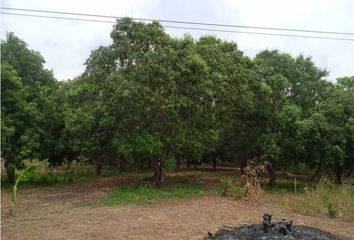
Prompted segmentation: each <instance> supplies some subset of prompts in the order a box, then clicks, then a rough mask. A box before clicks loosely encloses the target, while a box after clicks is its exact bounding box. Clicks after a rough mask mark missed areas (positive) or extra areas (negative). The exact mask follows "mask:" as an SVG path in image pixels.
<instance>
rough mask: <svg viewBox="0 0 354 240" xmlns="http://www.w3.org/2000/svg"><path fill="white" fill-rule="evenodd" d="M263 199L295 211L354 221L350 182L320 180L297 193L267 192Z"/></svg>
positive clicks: (353, 202)
mask: <svg viewBox="0 0 354 240" xmlns="http://www.w3.org/2000/svg"><path fill="white" fill-rule="evenodd" d="M264 201H267V202H270V203H275V202H276V203H277V204H279V205H280V206H282V207H284V208H287V209H289V210H291V211H293V212H295V213H300V214H304V215H310V216H321V217H329V218H336V217H337V218H340V219H343V220H350V221H354V188H353V186H351V185H350V184H344V185H334V184H332V183H330V182H328V181H324V182H323V181H322V182H320V183H319V184H317V185H316V186H315V187H313V188H307V189H303V190H302V193H301V194H298V195H294V194H289V193H286V192H284V193H282V192H276V193H274V192H273V194H267V195H266V196H265V199H264Z"/></svg>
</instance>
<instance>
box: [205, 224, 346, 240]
mask: <svg viewBox="0 0 354 240" xmlns="http://www.w3.org/2000/svg"><path fill="white" fill-rule="evenodd" d="M211 239H217V240H271V239H279V240H345V239H349V238H344V237H340V236H335V235H332V234H330V233H327V232H325V231H323V230H321V229H318V228H313V227H306V226H296V225H293V226H292V230H291V231H290V232H288V233H287V235H283V234H281V233H279V232H278V231H269V232H267V233H265V232H264V231H263V230H262V229H261V227H260V225H258V224H253V225H241V226H238V227H235V228H224V229H220V230H219V231H217V232H216V233H215V234H214V235H213V234H211V233H209V234H208V236H207V237H206V238H205V240H211Z"/></svg>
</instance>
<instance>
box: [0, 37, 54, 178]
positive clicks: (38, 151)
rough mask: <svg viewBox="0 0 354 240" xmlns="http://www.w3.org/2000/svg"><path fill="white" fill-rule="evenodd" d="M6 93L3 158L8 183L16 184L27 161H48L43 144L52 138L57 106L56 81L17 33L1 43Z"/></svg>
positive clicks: (3, 81) (3, 119)
mask: <svg viewBox="0 0 354 240" xmlns="http://www.w3.org/2000/svg"><path fill="white" fill-rule="evenodd" d="M1 60H2V66H1V73H2V78H1V83H2V87H1V93H2V106H1V115H2V126H1V130H2V132H3V137H2V140H1V141H2V146H3V147H2V157H3V158H4V160H5V167H6V169H7V173H8V180H9V181H11V182H14V179H15V175H14V171H15V169H16V168H21V167H22V160H23V159H33V158H39V159H40V158H45V157H47V156H46V155H48V154H44V153H43V151H42V150H43V149H45V147H43V143H44V141H45V140H46V139H48V137H49V136H50V134H51V131H48V128H47V127H48V126H50V125H51V124H50V123H49V122H50V119H51V117H52V115H51V114H50V113H49V112H48V110H49V109H51V110H50V111H51V112H53V111H54V109H53V106H51V104H50V103H49V102H48V96H49V95H50V94H51V92H52V91H53V90H54V89H55V86H56V80H55V79H54V78H53V75H52V73H51V72H50V71H48V70H46V69H44V67H43V64H44V59H43V58H42V56H41V55H40V54H39V53H38V52H35V51H32V50H29V49H28V48H27V45H26V43H25V42H23V41H22V40H20V39H19V38H17V37H16V36H15V35H14V34H13V33H9V34H7V36H6V40H5V41H2V42H1Z"/></svg>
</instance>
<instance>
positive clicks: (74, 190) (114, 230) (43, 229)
mask: <svg viewBox="0 0 354 240" xmlns="http://www.w3.org/2000/svg"><path fill="white" fill-rule="evenodd" d="M130 183H134V180H133V179H131V178H129V177H110V178H102V179H97V180H95V181H94V182H90V183H82V184H74V185H71V186H65V187H46V188H35V189H34V188H33V189H24V190H20V191H19V193H18V194H19V197H18V205H17V208H16V213H15V215H14V216H12V217H9V216H8V214H9V208H10V198H11V194H10V193H9V192H4V193H3V194H2V198H1V210H2V213H1V237H2V239H66V240H67V239H78V240H80V239H203V238H204V237H205V236H206V234H207V233H208V231H211V232H216V231H217V230H218V229H219V228H221V227H225V226H230V227H233V226H236V225H239V224H254V223H256V224H258V223H259V222H260V221H261V219H260V218H261V216H262V214H263V212H265V211H270V212H272V213H273V216H274V217H275V218H277V217H279V218H281V217H286V218H292V219H294V224H296V225H307V226H312V227H318V228H321V229H323V230H325V231H328V232H330V233H333V234H338V235H342V236H346V237H349V238H354V223H353V222H344V221H340V220H337V219H324V218H316V217H309V216H303V215H298V214H294V213H291V212H287V211H286V210H284V209H282V208H280V207H276V206H270V205H258V204H256V203H254V202H244V201H235V200H231V199H227V198H223V197H218V196H209V197H203V198H197V199H191V200H179V201H176V200H167V201H163V202H160V203H156V204H151V205H139V206H114V207H90V206H87V205H85V204H81V203H85V202H91V201H94V200H97V199H100V198H101V197H103V196H104V195H106V194H107V193H108V192H110V191H112V190H113V189H116V188H117V187H119V186H120V185H122V184H125V185H126V184H130Z"/></svg>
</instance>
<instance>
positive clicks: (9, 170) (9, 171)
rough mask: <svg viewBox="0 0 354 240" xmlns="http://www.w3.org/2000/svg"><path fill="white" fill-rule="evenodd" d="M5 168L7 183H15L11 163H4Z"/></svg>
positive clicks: (13, 169)
mask: <svg viewBox="0 0 354 240" xmlns="http://www.w3.org/2000/svg"><path fill="white" fill-rule="evenodd" d="M5 169H6V175H7V181H8V182H9V183H15V167H14V166H13V165H11V164H10V165H7V166H6V164H5Z"/></svg>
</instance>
